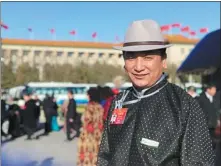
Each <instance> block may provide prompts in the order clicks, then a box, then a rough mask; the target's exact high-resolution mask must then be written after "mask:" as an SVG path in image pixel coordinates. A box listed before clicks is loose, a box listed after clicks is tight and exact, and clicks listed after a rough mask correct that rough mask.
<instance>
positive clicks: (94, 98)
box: [87, 87, 101, 103]
mask: <svg viewBox="0 0 221 166" xmlns="http://www.w3.org/2000/svg"><path fill="white" fill-rule="evenodd" d="M87 94H88V95H89V97H90V101H91V102H97V103H99V102H100V101H101V98H100V93H99V90H98V88H95V87H91V88H90V89H89V90H88V91H87Z"/></svg>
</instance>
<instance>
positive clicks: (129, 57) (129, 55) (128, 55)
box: [124, 53, 136, 59]
mask: <svg viewBox="0 0 221 166" xmlns="http://www.w3.org/2000/svg"><path fill="white" fill-rule="evenodd" d="M124 58H125V59H134V58H136V56H135V55H134V54H132V53H127V54H126V55H124Z"/></svg>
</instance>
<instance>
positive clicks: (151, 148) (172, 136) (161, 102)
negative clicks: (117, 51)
mask: <svg viewBox="0 0 221 166" xmlns="http://www.w3.org/2000/svg"><path fill="white" fill-rule="evenodd" d="M119 103H120V104H119ZM121 105H122V107H123V108H128V110H127V114H126V118H125V120H124V123H123V124H122V125H119V124H111V123H112V122H111V120H112V118H113V117H112V114H113V110H114V109H115V108H116V106H118V107H119V108H120V106H121ZM214 158H215V154H214V152H213V150H212V141H211V138H210V136H209V130H208V126H207V123H206V119H205V116H204V113H203V111H202V109H201V108H200V106H199V104H198V103H197V101H196V100H195V99H193V98H192V97H191V96H190V95H188V94H187V93H186V92H185V91H184V90H183V89H181V88H180V87H178V86H176V85H174V84H171V83H169V82H168V81H167V79H166V76H165V75H163V76H162V77H161V79H160V80H159V81H158V82H157V83H156V84H155V85H154V86H152V87H151V88H148V89H144V90H142V91H137V90H136V89H135V88H133V87H132V88H129V89H127V90H126V91H125V92H123V93H120V94H119V95H118V96H117V97H116V98H115V100H114V101H113V103H112V106H111V108H110V111H109V114H108V120H107V121H106V124H105V128H104V132H103V136H102V142H101V145H100V150H99V154H98V163H97V165H98V166H213V165H214Z"/></svg>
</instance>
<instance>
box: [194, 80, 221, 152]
mask: <svg viewBox="0 0 221 166" xmlns="http://www.w3.org/2000/svg"><path fill="white" fill-rule="evenodd" d="M197 99H198V101H199V104H200V106H201V108H202V110H203V111H204V113H205V115H206V119H207V123H208V127H209V132H210V135H211V138H212V140H213V148H215V142H214V141H215V139H216V136H215V129H216V127H217V124H218V118H219V110H220V101H219V100H218V98H217V96H216V86H215V85H213V84H208V85H207V86H206V89H205V92H203V93H201V95H200V96H199V97H198V98H197Z"/></svg>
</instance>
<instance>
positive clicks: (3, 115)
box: [1, 99, 8, 136]
mask: <svg viewBox="0 0 221 166" xmlns="http://www.w3.org/2000/svg"><path fill="white" fill-rule="evenodd" d="M7 117H8V112H7V111H6V103H5V100H3V99H1V136H6V135H7V133H5V132H4V131H3V130H2V124H3V123H4V122H5V120H6V119H7Z"/></svg>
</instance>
